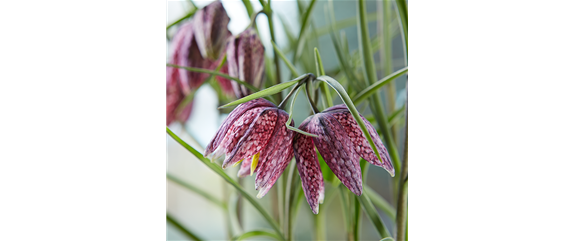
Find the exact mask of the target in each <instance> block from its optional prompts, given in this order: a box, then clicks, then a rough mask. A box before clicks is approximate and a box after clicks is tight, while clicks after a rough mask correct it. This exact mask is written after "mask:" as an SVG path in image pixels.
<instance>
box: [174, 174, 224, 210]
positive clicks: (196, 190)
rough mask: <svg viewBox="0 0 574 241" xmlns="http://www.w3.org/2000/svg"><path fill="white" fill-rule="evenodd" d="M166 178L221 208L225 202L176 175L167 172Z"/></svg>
mask: <svg viewBox="0 0 574 241" xmlns="http://www.w3.org/2000/svg"><path fill="white" fill-rule="evenodd" d="M167 179H168V180H170V181H172V182H175V183H177V184H179V185H180V186H182V187H185V188H187V189H188V190H190V191H192V192H194V193H196V194H198V195H200V196H202V197H204V198H205V199H207V200H209V201H211V202H212V203H214V204H215V205H217V206H220V207H222V208H225V204H224V203H223V202H222V201H220V200H219V199H217V198H216V197H214V196H212V195H211V194H209V193H207V192H205V191H203V190H201V189H200V188H198V187H196V186H194V185H192V184H190V183H187V182H184V181H182V180H181V179H179V178H177V177H175V176H173V175H171V174H169V173H168V174H167Z"/></svg>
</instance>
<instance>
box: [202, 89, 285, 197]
mask: <svg viewBox="0 0 574 241" xmlns="http://www.w3.org/2000/svg"><path fill="white" fill-rule="evenodd" d="M288 118H289V115H288V114H287V113H286V112H285V111H283V110H281V109H278V108H277V107H276V106H275V105H274V104H273V103H271V102H269V101H267V100H265V99H262V98H259V99H255V100H252V101H249V102H246V103H243V104H240V105H239V106H237V108H235V109H234V110H233V111H232V112H231V113H230V114H229V116H228V117H227V119H226V120H225V121H224V122H223V124H222V125H221V127H220V128H219V130H218V131H217V134H216V135H215V137H214V138H213V140H211V142H210V143H209V144H208V145H207V148H206V150H205V156H208V157H211V158H217V157H219V156H221V155H223V154H225V156H226V157H225V160H224V161H223V168H227V167H229V166H232V165H233V166H235V165H238V164H240V163H241V168H240V169H239V173H238V176H239V177H245V176H247V175H249V174H251V175H252V174H253V173H257V175H256V177H255V189H256V190H259V194H258V195H257V197H259V198H261V197H263V196H264V195H265V194H266V193H267V192H268V191H269V189H271V187H272V186H273V184H275V182H276V181H277V178H279V176H280V175H281V173H283V171H284V170H285V168H286V167H287V165H288V164H289V162H290V161H291V159H292V158H293V146H292V143H293V135H294V133H293V131H291V130H289V129H287V127H286V125H285V123H286V122H287V119H288ZM291 125H293V123H291Z"/></svg>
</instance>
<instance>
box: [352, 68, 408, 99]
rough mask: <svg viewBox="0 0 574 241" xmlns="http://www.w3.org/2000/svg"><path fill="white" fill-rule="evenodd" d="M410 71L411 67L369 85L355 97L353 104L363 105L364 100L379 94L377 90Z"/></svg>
mask: <svg viewBox="0 0 574 241" xmlns="http://www.w3.org/2000/svg"><path fill="white" fill-rule="evenodd" d="M408 70H409V67H404V68H402V69H399V70H397V71H395V72H393V73H392V74H391V75H389V76H386V77H384V78H382V79H380V80H379V81H377V82H375V83H373V84H371V85H369V86H368V87H367V88H365V89H364V90H362V91H361V92H360V93H358V94H356V95H355V97H354V98H353V102H354V103H357V104H358V103H361V101H363V100H365V99H367V98H368V97H370V96H371V95H373V94H375V93H377V90H378V89H379V88H381V87H383V86H384V85H386V84H388V83H390V82H391V81H393V80H394V79H396V78H398V77H399V76H401V75H403V74H404V73H407V72H408Z"/></svg>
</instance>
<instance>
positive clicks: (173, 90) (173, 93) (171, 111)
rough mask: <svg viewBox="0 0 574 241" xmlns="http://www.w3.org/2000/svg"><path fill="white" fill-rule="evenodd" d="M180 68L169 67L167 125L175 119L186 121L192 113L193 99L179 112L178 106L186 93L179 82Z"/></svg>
mask: <svg viewBox="0 0 574 241" xmlns="http://www.w3.org/2000/svg"><path fill="white" fill-rule="evenodd" d="M177 70H178V69H176V68H170V67H168V69H167V94H166V97H167V98H166V111H167V113H166V122H167V123H166V125H169V124H171V123H172V122H173V121H174V120H178V121H181V122H186V121H187V119H188V118H189V115H190V114H191V108H192V106H193V101H192V102H190V103H189V104H188V105H187V106H185V107H184V109H183V110H182V111H181V112H180V113H179V114H177V113H176V110H177V107H178V106H179V105H180V104H181V102H182V101H183V99H184V98H185V95H184V94H183V91H182V90H181V86H180V83H179V81H178V80H179V78H178V77H179V73H178V72H177Z"/></svg>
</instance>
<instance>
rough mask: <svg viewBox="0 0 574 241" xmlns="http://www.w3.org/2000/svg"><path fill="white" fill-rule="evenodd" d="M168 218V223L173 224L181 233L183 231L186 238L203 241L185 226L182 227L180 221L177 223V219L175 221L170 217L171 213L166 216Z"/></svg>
mask: <svg viewBox="0 0 574 241" xmlns="http://www.w3.org/2000/svg"><path fill="white" fill-rule="evenodd" d="M166 216H167V222H168V223H171V224H172V225H173V226H175V227H176V228H177V229H179V231H181V232H182V233H184V234H185V235H186V236H188V237H189V238H191V239H192V240H198V241H201V240H202V239H201V238H199V237H198V236H197V235H196V234H194V233H193V232H191V231H190V230H189V229H187V228H185V227H184V226H183V225H181V224H180V223H179V221H177V220H176V219H174V218H173V217H172V216H171V215H169V213H168V214H167V215H166Z"/></svg>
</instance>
